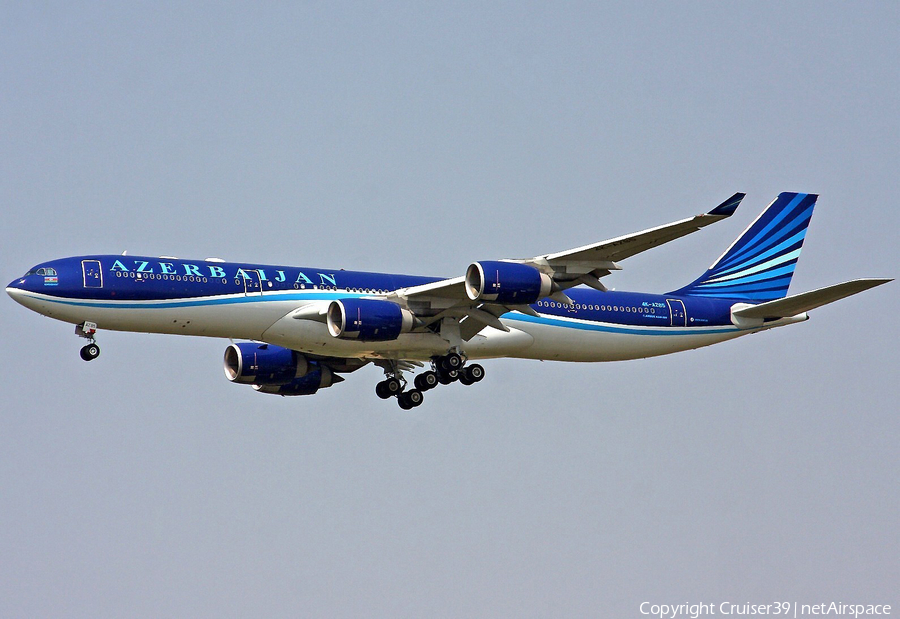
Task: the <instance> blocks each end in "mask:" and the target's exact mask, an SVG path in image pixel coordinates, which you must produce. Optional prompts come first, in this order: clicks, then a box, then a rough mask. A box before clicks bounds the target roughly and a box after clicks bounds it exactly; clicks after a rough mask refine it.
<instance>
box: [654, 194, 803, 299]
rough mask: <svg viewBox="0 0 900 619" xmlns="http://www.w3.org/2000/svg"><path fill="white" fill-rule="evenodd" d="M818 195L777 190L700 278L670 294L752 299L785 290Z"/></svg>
mask: <svg viewBox="0 0 900 619" xmlns="http://www.w3.org/2000/svg"><path fill="white" fill-rule="evenodd" d="M817 198H818V196H817V195H816V194H813V193H788V192H785V193H782V194H779V196H778V197H777V198H775V200H774V201H773V202H772V203H771V204H770V205H769V206H768V207H767V208H766V210H764V211H763V212H762V214H761V215H760V216H759V217H757V218H756V221H754V222H753V223H752V224H750V227H749V228H747V230H745V231H744V233H743V234H742V235H741V236H740V237H738V239H737V240H736V241H735V242H734V243H732V245H731V247H729V248H728V250H727V251H726V252H725V253H724V254H722V256H721V257H720V258H719V259H718V260H717V261H716V262H715V264H713V265H712V266H711V267H709V270H708V271H707V272H706V273H704V274H703V275H702V276H701V277H700V278H699V279H697V280H696V281H694V282H693V283H691V284H688V285H687V286H685V287H684V288H681V289H679V290H675V291H672V292H671V293H669V294H672V295H678V296H690V297H716V298H720V299H735V300H739V301H747V302H751V303H762V302H765V301H774V300H775V299H780V298H782V297H784V296H785V295H786V294H787V291H788V286H789V285H790V283H791V277H792V276H793V275H794V267H795V266H796V264H797V259H798V258H799V257H800V249H801V247H803V239H804V237H805V236H806V229H807V227H808V226H809V221H810V219H811V218H812V212H813V207H814V206H815V205H816V199H817Z"/></svg>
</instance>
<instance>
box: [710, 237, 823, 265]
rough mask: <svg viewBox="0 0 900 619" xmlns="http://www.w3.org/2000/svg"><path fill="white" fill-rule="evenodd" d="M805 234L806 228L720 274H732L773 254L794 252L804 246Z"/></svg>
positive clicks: (767, 258)
mask: <svg viewBox="0 0 900 619" xmlns="http://www.w3.org/2000/svg"><path fill="white" fill-rule="evenodd" d="M805 236H806V230H805V229H804V230H801V231H800V232H798V233H797V234H795V235H794V236H792V237H791V238H789V239H788V240H786V241H785V242H783V243H781V244H780V245H776V246H775V247H773V248H772V249H770V250H769V251H767V252H765V253H763V254H760V255H759V256H756V257H755V258H754V260H753V262H748V263H746V264H739V265H737V266H733V267H731V268H728V269H724V270H721V271H718V274H719V275H730V274H731V273H736V272H737V271H740V270H742V269H745V268H749V267H753V266H756V265H758V264H762V263H763V262H765V261H767V260H769V259H771V258H772V256H774V255H777V254H778V253H780V252H793V251H794V250H798V249H800V248H801V247H802V246H803V239H804V237H805Z"/></svg>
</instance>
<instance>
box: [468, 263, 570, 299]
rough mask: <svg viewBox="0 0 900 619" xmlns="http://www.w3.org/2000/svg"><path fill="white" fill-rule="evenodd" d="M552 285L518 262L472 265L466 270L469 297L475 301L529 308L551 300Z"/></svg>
mask: <svg viewBox="0 0 900 619" xmlns="http://www.w3.org/2000/svg"><path fill="white" fill-rule="evenodd" d="M552 286H553V281H552V280H551V279H550V277H549V276H548V275H546V274H545V273H541V272H540V271H538V270H537V269H536V268H534V267H533V266H530V265H527V264H520V263H518V262H499V261H483V262H473V263H472V264H470V265H469V268H468V269H466V294H467V295H468V296H469V298H470V299H471V300H473V301H493V302H496V303H508V304H510V305H530V304H532V303H535V302H536V301H537V300H538V299H542V298H544V297H546V296H548V295H549V294H550V292H551V289H552Z"/></svg>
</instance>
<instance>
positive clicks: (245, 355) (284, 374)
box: [225, 342, 312, 386]
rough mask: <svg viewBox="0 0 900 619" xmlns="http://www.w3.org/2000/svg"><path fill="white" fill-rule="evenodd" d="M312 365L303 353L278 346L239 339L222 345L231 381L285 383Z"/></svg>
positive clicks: (282, 384)
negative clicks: (236, 342)
mask: <svg viewBox="0 0 900 619" xmlns="http://www.w3.org/2000/svg"><path fill="white" fill-rule="evenodd" d="M311 369H312V368H311V364H310V362H309V361H308V360H307V359H306V357H305V356H303V355H302V354H300V353H298V352H297V351H295V350H290V349H289V348H282V347H281V346H273V345H271V344H256V343H254V342H240V343H238V344H232V345H231V346H229V347H228V348H226V349H225V376H226V377H227V378H228V380H230V381H231V382H233V383H241V384H243V385H268V386H271V385H275V386H286V385H289V384H291V383H293V382H294V381H295V380H297V379H300V378H301V377H304V376H306V375H307V373H308V372H309V371H310V370H311Z"/></svg>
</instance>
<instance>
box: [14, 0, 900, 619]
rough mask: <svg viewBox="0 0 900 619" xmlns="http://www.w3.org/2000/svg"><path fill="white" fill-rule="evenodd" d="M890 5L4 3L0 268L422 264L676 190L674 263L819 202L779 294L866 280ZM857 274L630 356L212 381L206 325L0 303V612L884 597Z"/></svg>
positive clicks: (405, 611) (882, 410) (587, 224)
mask: <svg viewBox="0 0 900 619" xmlns="http://www.w3.org/2000/svg"><path fill="white" fill-rule="evenodd" d="M898 33H900V5H898V4H897V3H896V2H854V3H845V2H815V3H805V2H791V3H784V2H773V3H764V2H753V3H722V2H697V3H662V2H657V3H641V2H638V3H635V2H622V3H552V4H551V3H547V4H544V5H541V4H523V3H503V2H501V3H489V4H488V3H464V2H463V3H460V2H441V3H432V4H425V3H418V2H410V3H405V4H404V3H396V2H378V3H346V4H337V3H326V2H317V3H304V4H299V3H296V4H295V3H284V4H281V3H279V4H262V5H261V4H259V3H247V4H223V3H217V2H209V3H194V4H191V5H190V6H185V4H184V3H172V4H166V3H159V2H153V3H126V4H125V5H117V4H111V3H97V4H83V3H5V4H3V5H2V7H0V204H2V209H3V214H4V215H3V226H2V240H0V266H2V269H0V270H2V276H3V278H4V280H3V281H4V283H5V282H8V281H10V280H12V279H13V278H14V277H16V276H18V275H20V274H22V273H23V272H24V271H25V270H26V269H28V268H29V267H31V266H32V265H34V264H35V263H38V262H41V261H43V260H48V259H51V258H57V257H63V256H69V255H75V254H82V253H119V252H122V251H123V250H128V251H129V252H130V253H144V254H150V255H176V256H180V257H185V258H204V257H206V256H221V257H223V258H226V259H230V260H242V261H258V262H264V263H283V264H295V265H310V266H321V267H344V268H348V269H353V268H357V269H371V270H386V271H394V272H409V273H416V274H426V275H445V276H454V275H459V274H462V273H463V272H464V269H465V267H466V265H467V264H468V263H469V262H471V261H473V260H480V259H495V258H503V257H528V256H533V255H536V254H539V253H545V252H550V251H555V250H561V249H565V248H568V247H574V246H577V245H581V244H584V243H589V242H592V241H597V240H601V239H604V238H609V237H612V236H616V235H619V234H624V233H627V232H632V231H636V230H640V229H643V228H646V227H650V226H654V225H658V224H662V223H666V222H669V221H672V220H675V219H680V218H682V217H686V216H689V215H693V214H696V213H699V212H703V211H705V210H708V209H709V208H711V207H712V206H714V205H716V204H717V203H718V202H719V201H721V200H723V199H724V198H726V197H728V196H730V195H731V194H732V193H734V192H735V191H745V192H747V194H748V197H747V198H746V199H745V201H744V203H743V205H742V206H741V208H740V209H739V210H738V213H737V214H736V215H735V216H734V217H733V218H732V220H730V221H728V222H726V223H721V224H717V225H716V226H713V227H712V228H708V229H706V230H704V231H703V232H701V233H698V234H696V235H693V236H691V237H690V238H686V239H682V240H680V241H678V242H676V243H673V244H671V245H668V246H666V247H664V248H661V249H658V250H655V251H652V252H649V253H647V254H644V255H641V256H639V257H636V258H633V259H630V260H628V261H626V262H625V263H624V266H625V270H624V271H623V272H621V273H617V274H614V275H613V276H612V277H610V278H608V280H607V281H608V283H609V285H611V286H615V287H617V288H619V289H638V290H651V291H658V292H662V291H665V290H671V289H673V288H676V287H679V286H681V285H683V284H685V283H686V282H688V281H690V280H692V279H693V278H694V277H695V276H696V275H698V274H699V273H700V272H701V271H702V270H703V269H705V268H706V267H707V266H708V265H709V264H710V263H711V262H712V261H713V259H715V257H716V256H718V255H719V254H720V253H721V252H722V251H723V250H724V249H725V247H726V246H727V245H728V244H729V243H730V242H731V241H732V240H733V239H734V238H735V237H736V236H737V235H738V234H739V233H740V231H741V230H742V229H743V228H744V227H745V226H746V225H747V224H748V223H749V222H750V221H751V220H752V219H753V218H754V217H755V216H756V215H757V214H758V213H759V211H760V210H761V209H762V208H763V207H764V206H765V205H766V204H767V203H768V202H769V201H770V200H771V199H772V198H774V196H775V195H777V193H778V192H780V191H809V192H815V193H819V194H821V198H820V200H819V204H818V207H817V212H816V215H815V216H814V218H813V222H812V225H811V228H810V232H809V234H808V235H807V238H806V244H805V246H804V250H803V257H802V259H801V261H800V263H799V266H798V268H797V272H796V275H795V277H794V282H793V285H792V291H793V292H800V291H803V290H809V289H812V288H815V287H819V286H824V285H828V284H832V283H836V282H839V281H843V280H846V279H852V278H854V277H860V276H882V277H896V276H897V275H898V273H897V262H898V260H897V259H898V250H897V239H898V229H900V225H898V224H900V210H898V204H897V196H898V194H900V181H898V179H900V173H898V170H900V113H898V110H900V69H898V66H900V65H898V59H900V44H898V40H900V36H898ZM898 301H900V286H898V285H897V283H896V282H895V283H893V284H889V285H887V286H883V287H881V288H878V289H876V290H873V291H870V292H867V293H865V294H863V295H860V296H858V297H854V298H852V299H848V300H845V301H843V302H841V303H839V304H836V305H832V306H829V307H826V308H822V309H820V310H818V311H816V312H814V313H813V315H812V320H810V321H809V322H806V323H803V324H801V325H796V326H792V327H789V328H786V329H780V330H775V331H771V332H767V333H764V334H760V335H756V336H753V337H748V338H743V339H741V340H738V341H735V342H730V343H725V344H721V345H719V346H716V347H712V348H707V349H704V350H699V351H693V352H688V353H681V354H678V355H673V356H669V357H664V358H658V359H651V360H643V361H633V362H626V363H617V364H581V365H574V364H569V365H566V364H554V363H540V362H529V361H506V360H504V361H492V362H486V363H485V366H486V370H487V376H486V379H485V380H484V381H483V382H481V383H479V384H478V385H476V386H473V387H470V388H464V387H462V386H460V385H453V386H450V387H448V388H444V389H438V390H436V391H434V392H430V393H429V394H428V398H427V401H426V405H425V406H424V407H422V408H419V409H417V410H416V411H415V412H411V413H405V412H402V411H400V410H399V409H398V408H397V406H396V404H395V403H393V402H383V401H381V400H378V399H377V398H376V397H375V395H374V392H373V387H374V384H375V382H377V380H379V378H380V372H379V371H378V370H376V369H374V368H365V369H363V370H361V371H359V372H358V373H356V374H354V375H352V376H351V377H349V379H348V380H347V381H346V382H345V383H342V384H340V385H337V386H335V387H334V388H331V389H327V390H324V391H322V392H320V393H319V394H317V395H315V396H312V397H301V398H278V397H274V396H267V395H262V394H258V393H255V392H254V391H253V390H252V389H250V388H249V387H242V386H237V385H233V384H229V383H228V382H227V380H226V379H225V377H224V376H223V373H222V370H221V356H222V353H223V351H224V349H225V346H226V345H227V342H226V341H220V340H204V339H189V338H179V337H174V336H152V335H142V334H123V333H111V332H110V333H107V332H103V333H101V334H100V339H99V341H100V344H101V345H102V347H103V356H102V357H101V358H100V359H99V360H97V361H95V362H93V363H90V364H86V363H84V362H82V361H81V360H80V359H79V358H78V348H79V347H80V346H81V345H82V341H81V340H79V339H78V338H76V337H75V336H74V334H73V328H72V327H71V326H70V325H66V324H64V323H59V322H55V321H52V320H50V319H47V318H43V317H40V316H38V315H36V314H33V313H31V312H28V311H27V310H25V309H24V308H22V307H20V306H18V305H16V304H15V303H14V302H13V301H12V300H10V299H8V298H4V300H2V301H0V316H2V325H3V330H4V333H5V336H6V337H5V341H4V344H3V346H2V356H0V358H2V361H0V364H2V365H0V368H2V371H0V393H2V414H0V615H2V616H3V617H40V616H80V617H97V616H146V617H160V616H205V617H223V616H226V617H227V616H235V617H237V616H244V617H246V616H343V617H359V616H367V617H368V616H372V617H419V616H446V617H473V616H474V617H498V616H524V617H532V616H533V617H572V616H619V617H631V616H634V617H639V616H641V615H640V613H639V611H638V608H639V605H640V603H641V602H645V601H648V602H652V603H684V602H714V603H719V602H724V601H732V602H750V603H771V602H775V601H791V602H799V603H818V602H822V601H824V602H829V601H839V602H844V603H850V602H853V603H873V604H874V603H889V604H893V605H894V608H895V609H897V608H900V596H898V586H897V583H898V582H900V517H898V514H900V500H898V487H897V479H898V468H900V455H898V454H900V451H898V444H900V415H898V404H897V402H898V396H900V388H898V382H900V381H898V369H900V363H898V353H897V344H898V339H900V338H898V335H900V333H898V331H900V329H898V322H897V320H896V317H895V316H894V313H895V310H896V308H897V304H898Z"/></svg>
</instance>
